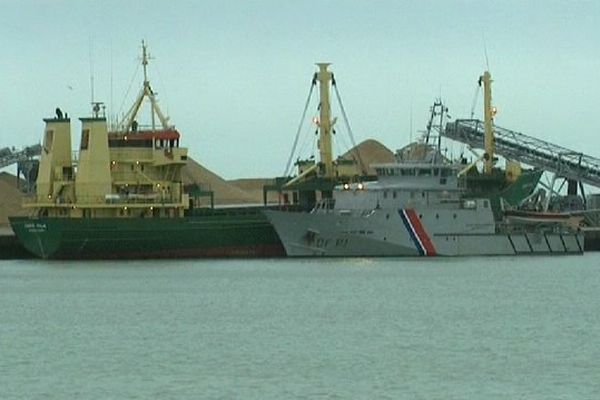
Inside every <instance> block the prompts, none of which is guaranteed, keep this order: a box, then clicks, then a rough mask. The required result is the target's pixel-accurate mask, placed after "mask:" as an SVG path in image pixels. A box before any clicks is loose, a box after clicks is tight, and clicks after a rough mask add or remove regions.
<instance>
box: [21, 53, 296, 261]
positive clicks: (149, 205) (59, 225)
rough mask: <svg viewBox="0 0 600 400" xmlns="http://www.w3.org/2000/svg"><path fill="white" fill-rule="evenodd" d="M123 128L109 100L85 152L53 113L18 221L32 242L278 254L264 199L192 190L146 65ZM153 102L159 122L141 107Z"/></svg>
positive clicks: (96, 114)
mask: <svg viewBox="0 0 600 400" xmlns="http://www.w3.org/2000/svg"><path fill="white" fill-rule="evenodd" d="M147 65H148V56H147V48H146V45H145V44H144V43H143V44H142V66H143V71H144V81H143V86H142V88H141V90H140V93H139V95H138V96H137V98H136V100H135V102H134V104H133V106H132V107H131V109H130V110H129V112H128V113H127V114H126V116H125V118H124V119H123V121H121V123H120V124H119V125H118V129H117V130H115V131H109V129H108V127H107V120H106V116H105V115H104V111H103V107H102V104H101V103H93V111H92V115H91V117H88V118H81V119H80V121H81V140H80V147H79V151H78V157H74V156H73V155H72V148H71V121H70V119H69V118H68V116H67V115H66V114H63V112H62V111H61V110H60V109H58V108H57V109H56V113H55V114H56V115H55V116H54V117H53V118H47V119H44V122H45V131H44V137H43V151H42V154H41V157H40V164H39V171H38V178H37V182H36V190H35V194H34V196H33V197H30V198H27V199H26V200H25V202H24V207H25V208H27V209H29V210H30V216H27V217H12V218H10V224H11V226H12V229H13V231H14V232H15V234H16V236H17V238H18V239H19V241H20V242H21V243H22V244H23V246H24V247H25V249H27V250H28V251H29V252H31V253H33V254H34V255H36V256H38V257H42V258H59V259H69V258H77V259H85V258H96V259H107V258H123V259H124V258H161V257H169V258H172V257H274V256H281V255H283V254H284V251H283V248H282V246H281V242H280V241H279V238H278V237H277V235H276V233H275V231H274V230H273V229H272V227H271V225H270V224H269V223H268V221H267V220H266V219H265V217H264V215H263V214H262V213H261V210H262V207H234V208H227V209H212V208H200V207H198V204H199V203H200V202H201V200H202V199H200V197H199V196H201V195H202V193H199V190H197V189H198V188H193V187H192V188H191V190H185V189H186V188H184V185H183V183H182V177H181V170H182V168H183V166H184V165H185V164H186V162H187V157H188V153H187V149H186V148H184V147H181V146H180V140H181V135H180V133H179V131H178V130H177V129H175V127H174V126H173V125H171V124H170V123H169V119H168V117H167V116H166V115H165V114H164V113H163V112H162V111H161V109H160V107H159V105H158V101H157V98H156V95H155V93H154V92H153V90H152V87H151V85H150V82H149V80H148V75H147ZM144 103H149V105H150V108H151V116H152V124H151V126H148V127H142V126H141V125H140V124H139V123H138V121H137V119H136V118H137V115H138V113H139V111H140V108H141V107H142V105H143V104H144Z"/></svg>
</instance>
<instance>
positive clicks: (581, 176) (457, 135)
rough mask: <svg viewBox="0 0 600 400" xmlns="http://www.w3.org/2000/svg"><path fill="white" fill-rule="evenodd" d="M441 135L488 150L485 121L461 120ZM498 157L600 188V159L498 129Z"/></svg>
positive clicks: (507, 130) (495, 136)
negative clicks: (485, 138)
mask: <svg viewBox="0 0 600 400" xmlns="http://www.w3.org/2000/svg"><path fill="white" fill-rule="evenodd" d="M441 134H442V135H443V136H445V137H447V138H449V139H452V140H455V141H458V142H462V143H465V144H466V145H468V146H470V147H473V148H484V137H485V129H484V123H483V121H480V120H477V119H459V120H456V121H454V122H452V123H448V124H447V125H446V128H445V129H444V130H443V131H442V132H441ZM494 142H495V150H494V151H495V153H496V154H498V155H501V156H502V157H505V158H506V159H508V160H517V161H520V162H522V163H524V164H527V165H530V166H532V167H535V168H540V169H543V170H544V171H548V172H552V173H554V174H555V175H556V176H558V177H561V178H565V179H567V180H571V181H577V182H581V183H585V184H588V185H591V186H595V187H600V158H596V157H592V156H589V155H586V154H583V153H582V152H578V151H574V150H570V149H567V148H565V147H562V146H559V145H556V144H552V143H550V142H546V141H543V140H540V139H537V138H535V137H533V136H528V135H525V134H523V133H519V132H515V131H511V130H509V129H505V128H501V127H499V126H494Z"/></svg>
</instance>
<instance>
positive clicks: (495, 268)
mask: <svg viewBox="0 0 600 400" xmlns="http://www.w3.org/2000/svg"><path fill="white" fill-rule="evenodd" d="M148 398H153V399H205V398H206V399H238V398H239V399H288V398H292V399H293V398H301V399H544V400H546V399H600V253H589V254H587V255H585V256H572V257H542V258H533V257H532V258H459V259H436V260H429V259H392V258H390V259H335V260H320V259H302V260H284V259H282V260H234V261H220V260H218V261H217V260H184V261H139V262H138V261H135V262H68V263H63V262H44V261H30V260H28V261H0V399H148Z"/></svg>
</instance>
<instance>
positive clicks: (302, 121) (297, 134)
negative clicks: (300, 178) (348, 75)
mask: <svg viewBox="0 0 600 400" xmlns="http://www.w3.org/2000/svg"><path fill="white" fill-rule="evenodd" d="M316 83H317V81H316V74H315V75H314V76H313V79H312V82H311V83H310V90H309V91H308V97H307V98H306V104H305V105H304V111H303V112H302V117H301V118H300V124H299V125H298V130H297V131H296V137H295V138H294V145H293V146H292V151H291V153H290V157H289V158H288V161H287V164H286V166H285V171H284V173H283V176H288V173H289V172H290V166H291V164H292V158H294V154H295V153H296V146H297V145H298V139H299V138H300V131H301V130H302V125H304V119H305V118H306V111H307V110H308V105H309V104H310V99H311V97H312V93H313V89H314V87H315V85H316Z"/></svg>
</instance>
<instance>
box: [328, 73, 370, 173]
mask: <svg viewBox="0 0 600 400" xmlns="http://www.w3.org/2000/svg"><path fill="white" fill-rule="evenodd" d="M331 83H332V86H333V87H334V89H335V95H336V97H337V100H338V103H339V104H340V110H341V111H342V117H343V118H344V123H345V124H346V129H348V135H349V136H350V141H351V142H352V146H353V149H354V151H353V152H352V153H356V157H357V158H358V163H359V164H360V169H361V172H362V173H363V175H366V174H367V169H366V168H365V165H364V163H363V160H362V157H361V156H360V151H359V150H358V147H357V146H356V141H355V140H354V134H353V133H352V128H350V123H349V122H348V116H347V115H346V110H345V109H344V104H343V103H342V98H341V96H340V92H339V91H338V87H337V83H336V82H335V79H332V82H331Z"/></svg>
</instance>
